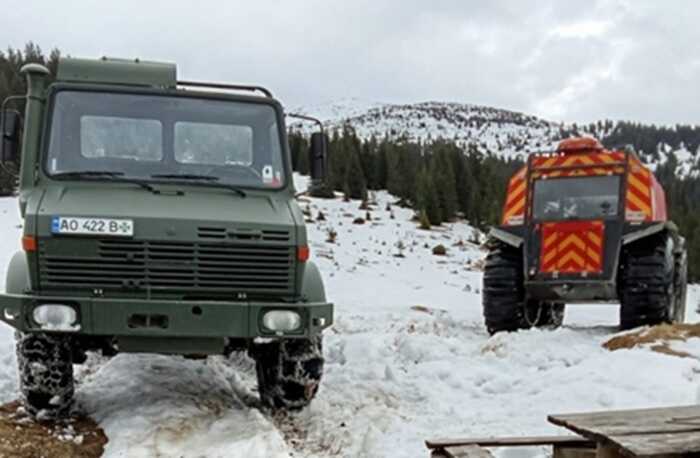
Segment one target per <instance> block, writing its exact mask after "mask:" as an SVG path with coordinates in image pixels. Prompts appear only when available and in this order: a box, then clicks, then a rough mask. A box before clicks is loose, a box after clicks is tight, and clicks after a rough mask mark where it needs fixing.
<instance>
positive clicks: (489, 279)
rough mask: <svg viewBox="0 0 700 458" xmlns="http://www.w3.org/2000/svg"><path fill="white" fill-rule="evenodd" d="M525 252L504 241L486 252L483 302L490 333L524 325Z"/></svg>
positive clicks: (516, 328) (511, 329)
mask: <svg viewBox="0 0 700 458" xmlns="http://www.w3.org/2000/svg"><path fill="white" fill-rule="evenodd" d="M524 304H525V288H524V285H523V254H522V251H521V250H518V249H516V248H513V247H510V246H508V245H505V244H501V243H499V244H495V245H494V246H492V248H491V250H490V251H489V254H488V255H487V256H486V263H485V265H484V287H483V289H482V306H483V313H484V322H485V324H486V329H487V330H488V332H489V334H492V335H493V334H495V333H497V332H501V331H517V330H518V329H522V328H523V327H525V319H524V314H523V311H524Z"/></svg>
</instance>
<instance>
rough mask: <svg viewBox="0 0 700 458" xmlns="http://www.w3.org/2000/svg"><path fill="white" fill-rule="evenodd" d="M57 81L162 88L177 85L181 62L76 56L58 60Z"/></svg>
mask: <svg viewBox="0 0 700 458" xmlns="http://www.w3.org/2000/svg"><path fill="white" fill-rule="evenodd" d="M56 80H57V81H63V82H79V83H102V84H124V85H130V86H147V87H159V88H173V89H174V88H176V87H177V66H176V65H175V64H171V63H164V62H149V61H142V60H139V59H134V60H127V59H112V58H107V57H103V58H101V59H76V58H70V57H68V58H61V59H59V61H58V72H57V75H56Z"/></svg>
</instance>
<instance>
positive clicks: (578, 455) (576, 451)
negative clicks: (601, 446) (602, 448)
mask: <svg viewBox="0 0 700 458" xmlns="http://www.w3.org/2000/svg"><path fill="white" fill-rule="evenodd" d="M596 453H597V452H596V449H595V448H594V447H571V446H568V445H555V446H554V453H553V454H552V458H596Z"/></svg>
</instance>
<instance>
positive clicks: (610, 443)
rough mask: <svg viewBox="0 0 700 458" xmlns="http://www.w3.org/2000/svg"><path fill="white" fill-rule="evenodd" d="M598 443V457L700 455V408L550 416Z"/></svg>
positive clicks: (656, 457)
mask: <svg viewBox="0 0 700 458" xmlns="http://www.w3.org/2000/svg"><path fill="white" fill-rule="evenodd" d="M548 420H549V421H550V422H552V423H554V424H555V425H558V426H563V427H565V428H568V429H570V430H571V431H573V432H574V433H576V434H578V435H579V436H581V437H584V438H586V439H588V440H590V441H593V442H595V443H596V444H598V456H599V457H623V456H629V457H655V458H659V457H678V456H691V455H693V456H700V405H696V406H686V407H668V408H661V409H642V410H618V411H609V412H597V413H581V414H567V415H550V416H549V417H548Z"/></svg>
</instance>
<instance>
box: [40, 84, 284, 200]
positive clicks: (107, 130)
mask: <svg viewBox="0 0 700 458" xmlns="http://www.w3.org/2000/svg"><path fill="white" fill-rule="evenodd" d="M281 139H282V137H281V131H280V128H279V124H278V122H277V113H276V110H275V109H274V107H273V106H271V105H268V104H264V103H254V102H239V101H227V100H219V99H204V98H194V97H177V96H161V95H151V94H134V93H117V92H111V93H103V92H86V91H69V90H64V91H60V92H58V93H57V94H56V96H55V98H54V103H53V111H52V117H51V132H50V140H49V146H48V151H47V154H46V162H45V166H46V167H45V171H46V173H47V174H48V175H56V176H58V175H62V176H69V175H70V176H80V175H81V173H82V174H85V175H86V176H87V175H90V176H92V179H104V178H105V177H108V176H109V175H110V174H111V178H112V179H114V177H116V179H123V180H139V181H158V182H163V181H173V182H176V181H177V182H197V183H199V184H206V183H213V182H215V183H216V184H217V185H230V186H238V187H247V188H281V187H282V186H284V182H285V169H284V161H283V153H282V151H283V150H282V146H281V145H282V142H281ZM86 172H87V173H86ZM98 172H99V173H98Z"/></svg>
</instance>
